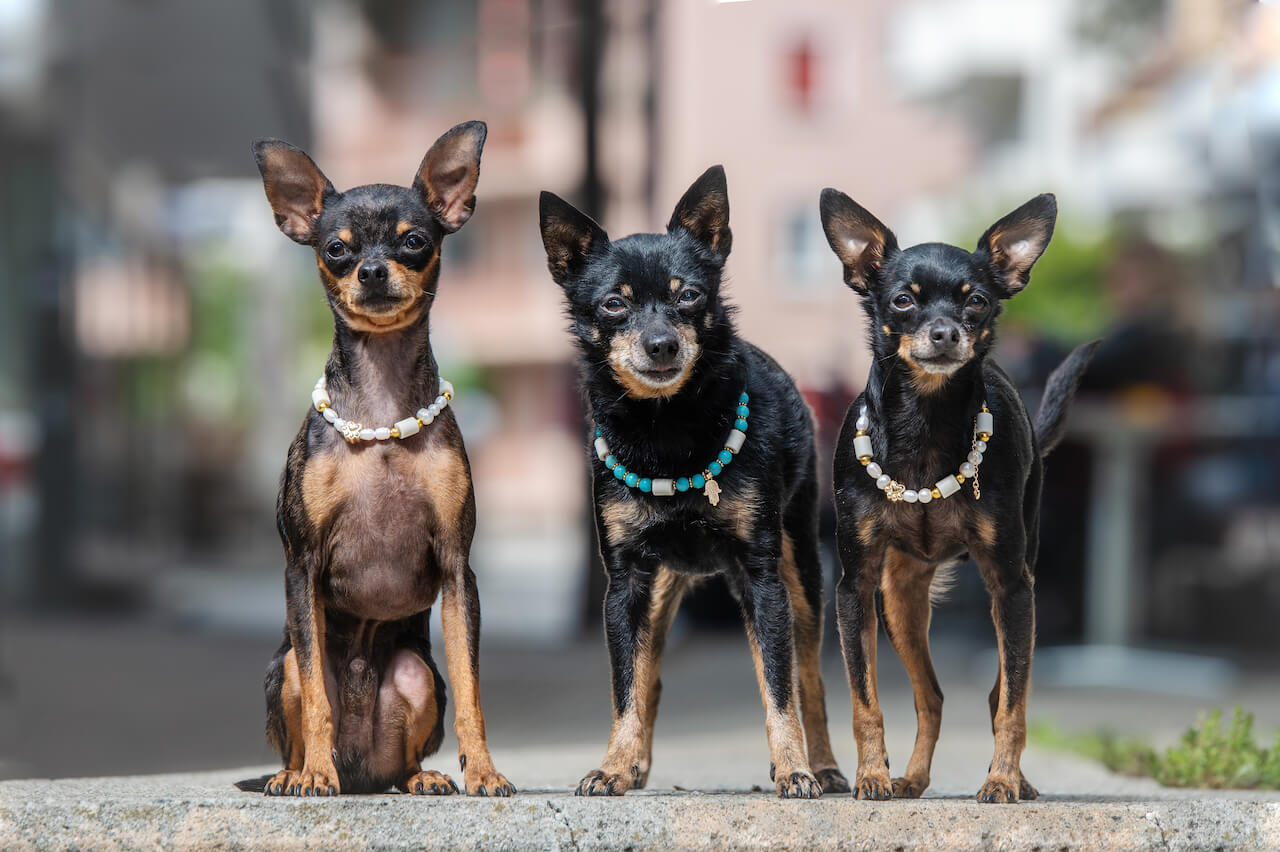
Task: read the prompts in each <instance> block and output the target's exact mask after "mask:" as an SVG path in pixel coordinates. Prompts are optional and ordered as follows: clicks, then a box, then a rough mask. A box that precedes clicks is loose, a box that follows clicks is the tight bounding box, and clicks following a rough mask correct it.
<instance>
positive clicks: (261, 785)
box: [236, 775, 275, 793]
mask: <svg viewBox="0 0 1280 852" xmlns="http://www.w3.org/2000/svg"><path fill="white" fill-rule="evenodd" d="M274 777H275V776H274V775H263V776H262V777H261V778H246V779H244V780H243V781H237V782H236V789H237V790H240V791H242V792H245V793H263V792H266V789H267V782H268V781H270V780H271V779H272V778H274Z"/></svg>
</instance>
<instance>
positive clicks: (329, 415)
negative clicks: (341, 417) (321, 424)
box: [320, 408, 338, 423]
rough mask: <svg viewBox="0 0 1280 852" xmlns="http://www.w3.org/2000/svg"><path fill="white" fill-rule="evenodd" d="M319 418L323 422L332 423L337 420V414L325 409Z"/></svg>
mask: <svg viewBox="0 0 1280 852" xmlns="http://www.w3.org/2000/svg"><path fill="white" fill-rule="evenodd" d="M320 416H321V417H323V418H324V419H325V420H328V421H329V422H330V423H333V422H335V421H336V420H337V419H338V412H336V411H334V410H333V409H332V408H326V409H325V410H324V413H323V414H321V415H320Z"/></svg>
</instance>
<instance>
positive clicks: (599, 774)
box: [574, 769, 634, 796]
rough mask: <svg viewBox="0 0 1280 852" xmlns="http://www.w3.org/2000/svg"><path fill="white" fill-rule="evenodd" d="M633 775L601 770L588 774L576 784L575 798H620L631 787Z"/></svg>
mask: <svg viewBox="0 0 1280 852" xmlns="http://www.w3.org/2000/svg"><path fill="white" fill-rule="evenodd" d="M633 778H634V776H633V774H631V773H628V774H623V773H610V772H605V771H604V770H603V769H596V770H594V771H592V772H588V773H587V774H586V776H585V777H584V778H583V779H582V780H581V781H579V782H578V789H577V790H575V791H574V795H577V796H621V795H622V794H623V793H625V792H627V791H628V790H630V789H631V787H632V786H633V784H632V781H633Z"/></svg>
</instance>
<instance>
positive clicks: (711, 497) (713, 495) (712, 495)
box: [702, 473, 720, 506]
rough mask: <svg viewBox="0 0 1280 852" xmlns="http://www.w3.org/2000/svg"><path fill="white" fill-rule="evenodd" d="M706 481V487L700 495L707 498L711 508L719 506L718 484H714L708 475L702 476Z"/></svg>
mask: <svg viewBox="0 0 1280 852" xmlns="http://www.w3.org/2000/svg"><path fill="white" fill-rule="evenodd" d="M703 476H704V477H705V478H706V480H707V487H706V488H704V489H702V493H703V494H705V495H706V496H707V502H708V503H710V504H711V505H712V506H719V505H720V483H718V482H716V481H715V480H714V479H712V478H711V477H710V475H708V474H705V473H704V474H703Z"/></svg>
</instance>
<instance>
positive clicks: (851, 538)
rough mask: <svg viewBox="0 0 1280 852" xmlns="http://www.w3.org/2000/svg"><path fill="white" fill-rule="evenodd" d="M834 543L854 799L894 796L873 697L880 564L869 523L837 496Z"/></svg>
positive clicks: (876, 698) (877, 705) (881, 718)
mask: <svg viewBox="0 0 1280 852" xmlns="http://www.w3.org/2000/svg"><path fill="white" fill-rule="evenodd" d="M836 502H837V511H836V515H837V524H836V538H837V541H838V544H839V548H840V562H841V564H842V566H843V568H844V573H843V574H842V575H841V577H840V582H839V584H838V585H837V586H836V626H837V627H838V628H839V633H840V649H841V651H842V652H843V653H844V665H845V670H846V672H847V674H848V677H849V693H850V696H851V697H852V699H853V739H854V741H855V742H856V743H857V745H858V773H857V775H856V777H855V778H854V783H853V794H854V795H855V796H857V797H858V798H859V799H888V798H891V797H892V796H893V785H892V782H891V781H890V779H889V755H888V752H887V750H886V749H885V745H884V716H883V714H882V713H881V712H880V699H879V696H878V695H877V693H876V629H877V627H878V621H877V618H876V602H875V591H876V587H877V586H878V585H879V583H880V570H881V566H882V562H883V560H882V559H879V558H875V559H873V558H872V557H871V555H870V554H869V548H868V545H869V544H870V538H871V535H870V532H871V530H873V529H874V521H873V520H871V519H862V520H861V521H859V519H857V518H855V517H854V516H853V509H852V508H851V507H849V506H846V505H842V504H841V501H840V499H839V493H838V492H837V501H836Z"/></svg>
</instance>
